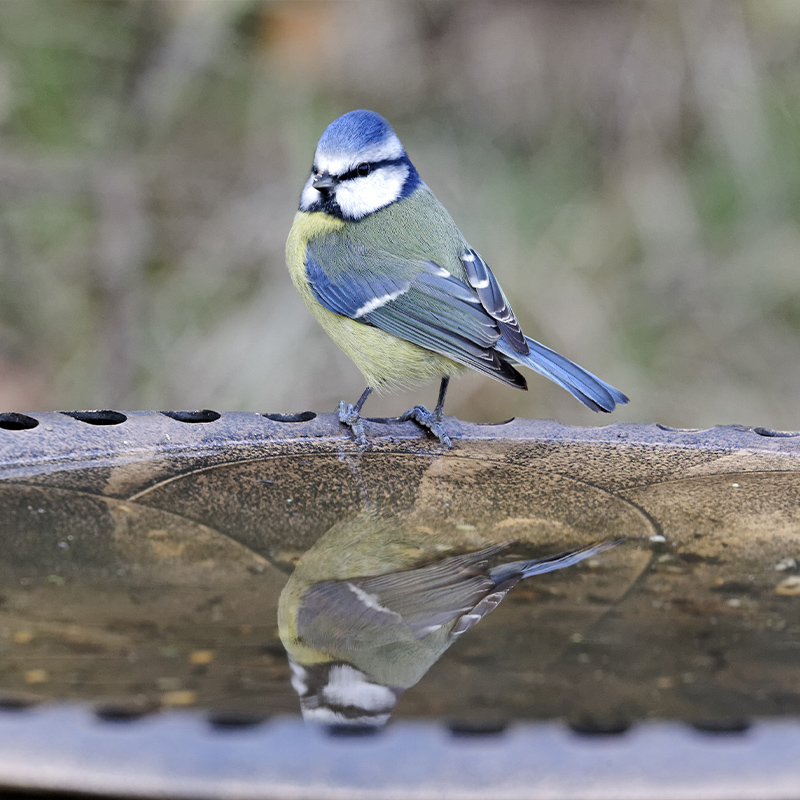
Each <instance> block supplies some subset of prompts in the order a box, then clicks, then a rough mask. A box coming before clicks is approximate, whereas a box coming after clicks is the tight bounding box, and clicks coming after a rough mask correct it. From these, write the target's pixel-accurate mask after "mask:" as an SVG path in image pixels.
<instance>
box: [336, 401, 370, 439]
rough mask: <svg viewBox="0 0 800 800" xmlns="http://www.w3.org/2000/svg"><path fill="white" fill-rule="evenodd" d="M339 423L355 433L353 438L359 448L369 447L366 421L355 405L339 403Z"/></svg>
mask: <svg viewBox="0 0 800 800" xmlns="http://www.w3.org/2000/svg"><path fill="white" fill-rule="evenodd" d="M339 422H341V423H342V425H347V427H348V428H350V430H351V431H353V436H354V437H355V440H356V444H357V445H358V446H359V447H369V443H368V442H367V435H366V434H365V433H364V420H363V419H361V414H359V413H358V411H357V410H356V408H355V406H354V405H352V404H350V403H348V404H347V405H345V402H344V400H342V401H341V402H340V403H339Z"/></svg>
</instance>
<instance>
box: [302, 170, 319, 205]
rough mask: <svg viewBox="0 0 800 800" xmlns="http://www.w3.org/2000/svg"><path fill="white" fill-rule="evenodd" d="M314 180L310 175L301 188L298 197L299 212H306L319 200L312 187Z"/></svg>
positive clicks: (317, 193) (316, 192)
mask: <svg viewBox="0 0 800 800" xmlns="http://www.w3.org/2000/svg"><path fill="white" fill-rule="evenodd" d="M313 180H314V176H313V175H312V176H311V177H310V178H309V179H308V180H307V181H306V185H305V186H304V187H303V191H302V193H301V195H300V210H301V211H308V209H309V208H311V206H313V205H314V203H316V202H317V200H319V192H318V191H317V190H316V189H315V188H314V187H313V185H312V182H313Z"/></svg>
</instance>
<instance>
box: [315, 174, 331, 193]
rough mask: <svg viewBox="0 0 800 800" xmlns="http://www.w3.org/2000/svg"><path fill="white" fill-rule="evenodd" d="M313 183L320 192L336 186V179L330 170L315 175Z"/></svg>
mask: <svg viewBox="0 0 800 800" xmlns="http://www.w3.org/2000/svg"><path fill="white" fill-rule="evenodd" d="M311 185H312V186H313V187H314V188H315V189H316V190H317V191H318V192H329V191H330V190H331V189H333V187H334V186H336V179H335V178H333V177H332V176H331V174H330V173H329V172H320V173H319V174H318V175H315V176H314V180H312V181H311Z"/></svg>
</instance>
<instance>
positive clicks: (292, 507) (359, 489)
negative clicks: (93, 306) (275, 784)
mask: <svg viewBox="0 0 800 800" xmlns="http://www.w3.org/2000/svg"><path fill="white" fill-rule="evenodd" d="M52 416H53V417H55V416H56V415H52ZM56 424H57V425H58V424H61V423H60V422H57V423H56ZM65 424H67V425H72V424H76V425H80V424H81V423H80V422H76V421H74V420H69V421H67V422H66V423H65ZM165 425H176V426H180V422H176V421H174V420H169V419H166V421H165V420H161V421H159V423H158V428H157V436H156V438H157V439H158V446H157V447H156V446H154V445H153V441H152V438H151V440H150V441H149V443H148V444H147V446H145V445H144V444H143V440H137V439H136V436H135V431H134V433H131V432H127V433H126V432H125V431H124V430H120V431H119V433H118V437H119V438H118V441H117V442H115V444H114V447H113V448H111V449H108V447H106V448H105V449H104V450H102V452H101V451H97V452H89V451H86V452H85V453H83V455H81V454H80V453H78V454H77V455H76V454H75V451H74V448H73V450H72V451H71V453H72V455H70V456H69V457H68V458H67V457H66V456H65V455H64V452H65V451H62V454H61V456H59V457H58V458H55V457H54V458H51V459H49V460H48V459H38V460H37V459H34V458H28V459H27V460H26V459H25V458H21V459H18V460H17V461H16V462H15V461H14V460H13V459H8V458H6V461H5V463H4V469H5V471H4V472H2V473H0V525H2V551H3V556H2V559H0V652H2V661H1V662H0V697H2V699H4V700H5V701H6V702H28V701H33V702H36V701H42V700H51V699H59V700H65V699H66V700H80V701H86V702H88V703H91V704H92V705H93V706H94V707H97V708H101V709H104V710H105V712H106V713H109V714H113V713H127V712H136V711H147V710H151V709H154V708H163V707H187V708H193V709H200V710H203V711H206V712H209V713H211V714H214V715H217V717H218V718H223V717H225V715H231V716H236V715H239V716H242V715H245V716H246V715H250V716H254V717H262V716H273V715H277V714H294V715H298V714H299V713H300V708H301V696H302V697H303V701H302V704H303V706H304V708H305V710H306V712H308V711H309V709H312V710H313V709H317V710H319V709H320V708H321V709H322V710H323V711H324V712H325V713H311V714H308V713H307V716H308V717H310V718H314V719H318V720H321V721H323V722H342V721H356V722H360V723H362V724H372V723H375V722H377V723H378V724H382V723H383V722H385V721H386V720H387V719H388V718H389V717H390V716H391V717H392V719H393V720H394V719H400V718H417V719H419V718H447V719H449V720H461V721H464V722H465V724H474V725H478V726H480V725H485V726H491V725H493V724H502V723H504V722H507V721H510V720H518V719H522V720H542V719H566V720H568V721H570V722H573V723H575V724H578V725H580V724H584V723H585V724H596V725H604V724H611V725H613V724H617V723H620V724H623V723H627V722H633V721H636V720H641V719H647V718H672V719H688V720H698V719H711V720H713V719H731V718H736V717H750V716H765V715H788V714H797V713H798V712H799V711H800V677H798V669H797V666H798V656H800V579H799V578H798V560H800V512H798V507H799V506H798V500H800V474H798V472H795V471H794V470H793V469H786V463H784V461H779V460H776V457H773V456H770V455H769V454H766V455H764V456H763V457H762V456H758V457H750V456H747V454H745V455H742V454H741V453H740V454H739V455H738V456H737V455H736V453H735V452H732V451H731V450H730V449H728V450H725V449H724V448H720V449H717V450H714V449H713V448H711V449H708V448H706V449H704V450H696V451H692V452H690V451H686V452H682V451H675V450H672V451H669V453H667V455H668V458H666V459H665V455H664V454H665V453H666V451H660V450H659V448H657V447H649V448H648V447H637V446H633V445H631V443H630V442H623V443H622V444H617V445H613V446H612V443H611V442H610V441H607V442H606V443H605V444H604V446H602V447H601V446H598V445H597V444H592V445H591V446H590V444H587V443H584V444H582V445H580V444H576V443H575V442H564V441H561V442H558V441H548V442H541V441H539V442H536V443H532V442H520V441H501V442H496V441H462V442H460V443H459V446H458V447H457V449H455V450H454V451H451V452H447V453H444V452H442V451H441V449H440V448H439V447H437V446H436V445H435V443H431V442H427V441H421V442H419V441H416V442H414V443H413V444H408V443H403V442H399V443H395V444H392V445H391V446H384V447H381V446H378V447H376V448H373V449H372V450H368V451H366V452H364V453H361V454H360V453H358V452H357V451H356V450H355V449H354V448H352V447H350V446H349V444H347V443H345V444H344V445H343V444H342V442H343V441H344V440H342V441H339V440H338V439H337V440H335V441H327V440H325V441H323V440H319V441H316V442H312V443H311V444H309V443H308V442H304V443H301V444H299V445H298V444H297V443H292V442H289V443H288V444H287V442H286V441H283V442H280V443H275V442H273V443H269V442H268V443H261V442H258V441H253V440H251V439H247V438H246V437H245V438H244V439H243V438H241V437H240V438H238V439H236V441H235V442H233V441H231V442H228V443H225V446H223V445H222V444H220V442H219V441H217V440H215V439H214V437H213V436H212V435H211V434H210V433H209V432H208V431H209V430H210V429H211V427H212V426H208V428H206V429H205V433H204V434H203V436H205V437H206V438H205V439H203V440H202V441H201V440H200V439H197V440H196V441H195V442H193V443H192V444H191V446H184V445H178V444H175V441H174V439H171V438H170V435H169V433H167V435H166V438H165V436H164V430H166V428H165V427H164V426H165ZM118 427H119V428H120V429H123V428H124V427H125V426H124V425H123V424H120V425H119V426H118ZM195 427H197V428H199V427H200V426H195ZM175 431H176V434H175V438H177V432H178V428H175ZM58 432H59V431H58V430H57V431H56V433H58ZM40 433H41V434H42V436H43V437H46V436H47V435H48V434H47V432H46V431H44V430H43V431H41V432H40ZM52 433H53V431H52V427H51V430H50V434H51V435H52ZM31 435H36V431H35V430H33V431H4V430H0V436H2V437H4V440H3V443H5V445H6V448H7V450H6V452H8V447H10V446H11V445H10V444H9V442H10V441H11V439H10V438H9V437H21V436H31ZM147 435H148V436H151V437H152V436H153V432H152V431H150V432H148V434H147ZM126 436H127V437H129V438H124V437H126ZM144 438H147V437H146V436H145V437H144ZM234 438H235V437H234ZM15 441H17V442H18V441H20V440H19V438H17V439H16V440H15ZM27 441H30V440H27ZM63 441H64V440H63V437H62V444H63ZM43 442H44V444H45V445H46V440H43ZM3 443H0V444H3ZM26 446H27V445H26ZM37 446H39V447H41V446H42V445H36V446H34V445H31V447H32V451H33V450H36V447H37ZM754 458H755V461H754V460H753V459H754ZM759 459H760V460H759ZM612 543H615V544H614V546H611V544H612ZM592 545H595V546H596V547H595V549H594V550H588V551H584V552H582V553H580V554H579V555H578V556H576V557H574V558H572V559H569V560H568V563H567V564H565V565H563V566H564V568H563V569H558V570H554V571H550V572H547V573H546V574H534V575H531V576H529V577H522V570H523V569H525V570H526V571H528V572H530V571H536V569H534V568H533V567H532V566H531V563H530V562H531V561H532V560H537V559H548V558H549V557H553V556H555V555H557V554H562V553H564V552H565V551H566V552H569V551H575V550H581V548H590V547H591V546H592ZM476 554H477V555H476ZM518 562H523V566H522V567H517V566H513V565H516V564H518ZM573 562H574V563H573ZM508 565H512V566H508ZM539 569H542V567H539ZM506 592H507V593H506ZM489 611H491V613H488V612H489ZM279 621H280V624H279ZM287 650H288V651H289V653H288V655H287ZM331 709H333V711H331ZM389 724H391V722H390V723H389Z"/></svg>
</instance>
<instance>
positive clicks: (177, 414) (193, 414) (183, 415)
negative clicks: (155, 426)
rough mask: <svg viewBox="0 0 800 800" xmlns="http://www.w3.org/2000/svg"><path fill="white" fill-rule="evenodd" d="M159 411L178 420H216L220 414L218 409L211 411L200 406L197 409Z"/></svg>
mask: <svg viewBox="0 0 800 800" xmlns="http://www.w3.org/2000/svg"><path fill="white" fill-rule="evenodd" d="M161 413H162V414H163V415H164V416H165V417H169V418H170V419H174V420H177V421H178V422H216V421H217V420H218V419H219V418H220V417H221V416H222V414H220V413H219V412H218V411H212V410H211V409H210V408H202V409H199V410H197V411H162V412H161Z"/></svg>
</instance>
